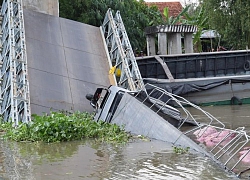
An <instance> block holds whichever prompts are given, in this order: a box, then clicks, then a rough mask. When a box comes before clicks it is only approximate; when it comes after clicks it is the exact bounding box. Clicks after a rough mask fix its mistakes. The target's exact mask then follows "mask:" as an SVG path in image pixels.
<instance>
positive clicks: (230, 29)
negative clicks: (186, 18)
mask: <svg viewBox="0 0 250 180" xmlns="http://www.w3.org/2000/svg"><path fill="white" fill-rule="evenodd" d="M200 3H201V5H202V6H203V8H204V9H205V10H206V14H207V16H208V21H209V24H210V28H211V29H215V30H217V31H218V32H219V34H220V35H221V37H222V40H223V41H226V42H227V45H228V46H231V47H233V48H234V49H245V48H246V46H248V47H250V21H249V19H250V1H247V0H244V1H242V0H200Z"/></svg>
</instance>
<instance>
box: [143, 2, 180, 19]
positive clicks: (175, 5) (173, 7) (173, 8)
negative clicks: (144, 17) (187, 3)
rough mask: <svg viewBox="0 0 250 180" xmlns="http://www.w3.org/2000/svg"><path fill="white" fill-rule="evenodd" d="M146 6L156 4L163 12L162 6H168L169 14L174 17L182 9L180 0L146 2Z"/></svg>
mask: <svg viewBox="0 0 250 180" xmlns="http://www.w3.org/2000/svg"><path fill="white" fill-rule="evenodd" d="M146 4H147V5H148V6H152V5H156V6H157V7H158V9H159V10H160V12H161V13H162V14H163V11H164V8H165V7H168V9H169V16H173V17H176V16H178V15H179V14H180V12H181V11H182V5H181V3H180V2H146Z"/></svg>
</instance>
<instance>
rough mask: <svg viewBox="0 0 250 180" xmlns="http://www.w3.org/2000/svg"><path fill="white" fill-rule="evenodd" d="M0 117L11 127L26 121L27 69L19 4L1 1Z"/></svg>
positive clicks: (12, 1) (27, 98) (15, 1)
mask: <svg viewBox="0 0 250 180" xmlns="http://www.w3.org/2000/svg"><path fill="white" fill-rule="evenodd" d="M1 15H2V17H3V21H2V38H1V41H2V47H3V49H2V52H1V63H2V67H1V71H0V75H1V79H2V83H1V98H2V103H1V115H2V116H3V120H4V121H9V122H10V121H11V122H13V124H14V125H18V123H19V122H28V121H30V98H29V83H28V79H27V76H28V72H27V71H28V67H27V57H26V45H25V32H24V20H23V9H22V0H4V1H3V4H2V9H1Z"/></svg>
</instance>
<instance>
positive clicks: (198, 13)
mask: <svg viewBox="0 0 250 180" xmlns="http://www.w3.org/2000/svg"><path fill="white" fill-rule="evenodd" d="M186 8H188V9H191V11H186V12H185V13H184V14H183V16H184V18H183V19H181V22H182V24H188V25H195V26H197V32H196V33H195V34H194V47H195V51H196V52H201V51H202V45H201V39H200V37H201V34H202V32H203V30H206V29H208V28H209V25H208V18H207V16H206V14H205V10H204V8H203V7H202V6H198V7H196V8H195V9H194V8H193V6H191V5H189V6H186Z"/></svg>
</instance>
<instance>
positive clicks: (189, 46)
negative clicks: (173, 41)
mask: <svg viewBox="0 0 250 180" xmlns="http://www.w3.org/2000/svg"><path fill="white" fill-rule="evenodd" d="M184 47H185V54H186V53H193V52H194V49H193V33H184Z"/></svg>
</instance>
